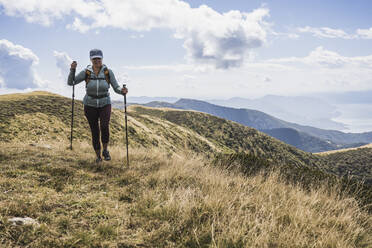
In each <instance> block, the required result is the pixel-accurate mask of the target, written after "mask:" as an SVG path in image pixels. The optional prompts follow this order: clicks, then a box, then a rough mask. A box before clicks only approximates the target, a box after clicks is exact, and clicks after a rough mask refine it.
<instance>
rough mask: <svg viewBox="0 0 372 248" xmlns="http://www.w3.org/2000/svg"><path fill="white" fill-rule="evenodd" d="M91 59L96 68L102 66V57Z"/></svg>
mask: <svg viewBox="0 0 372 248" xmlns="http://www.w3.org/2000/svg"><path fill="white" fill-rule="evenodd" d="M90 61H92V65H93V66H94V67H96V68H99V67H101V66H102V59H101V58H94V59H91V60H90Z"/></svg>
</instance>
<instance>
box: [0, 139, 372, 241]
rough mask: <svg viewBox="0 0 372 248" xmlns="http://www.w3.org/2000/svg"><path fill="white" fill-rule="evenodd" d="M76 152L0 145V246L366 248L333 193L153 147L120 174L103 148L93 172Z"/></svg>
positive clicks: (88, 156)
mask: <svg viewBox="0 0 372 248" xmlns="http://www.w3.org/2000/svg"><path fill="white" fill-rule="evenodd" d="M75 146H76V147H79V149H74V150H73V151H70V150H69V149H68V148H67V147H68V142H64V143H61V142H56V143H50V142H48V143H38V144H37V145H34V146H30V145H29V144H25V143H24V142H12V143H0V161H1V165H2V170H1V171H0V190H1V192H3V194H0V243H1V244H2V245H1V246H2V247H18V246H26V247H35V248H36V247H37V248H41V247H56V248H58V247H195V248H196V247H210V246H214V247H226V248H227V247H252V246H253V247H288V245H289V244H291V246H293V247H307V246H309V245H311V246H312V247H324V246H328V247H335V246H336V244H337V247H371V246H372V240H371V237H372V226H371V223H372V218H371V215H369V214H368V213H366V212H365V211H364V210H362V209H361V208H360V207H358V204H357V201H356V200H355V199H353V198H350V197H347V196H342V195H341V196H340V195H339V193H338V191H339V190H338V188H337V187H336V188H334V189H333V190H331V189H329V188H328V187H327V188H326V187H320V188H319V187H318V189H317V190H312V191H305V190H303V189H302V188H301V187H300V186H292V185H291V184H288V183H286V182H285V181H283V180H282V179H281V178H280V176H279V175H278V174H277V173H275V172H272V173H269V174H266V175H261V174H257V175H252V176H249V177H246V176H243V175H242V174H240V173H238V172H233V171H230V172H229V171H227V170H225V169H220V168H218V167H215V166H214V165H213V164H211V163H210V162H208V161H206V160H204V159H202V158H200V157H195V156H193V155H191V154H187V153H184V154H183V155H182V156H173V155H169V154H167V153H163V152H161V151H159V150H157V149H158V148H157V149H155V150H154V149H152V150H148V149H133V148H132V149H131V152H130V156H131V165H130V167H129V168H126V167H123V162H124V161H123V156H122V154H124V152H123V148H122V147H120V146H111V148H110V149H111V152H112V161H111V162H104V163H103V165H102V166H97V165H96V164H94V163H92V161H93V154H92V153H91V147H90V144H88V143H84V142H83V143H75ZM319 210H321V211H319ZM13 217H29V218H32V219H33V220H34V221H36V224H33V225H13V224H12V223H11V221H10V219H11V218H13ZM314 237H317V238H314ZM268 244H270V246H268Z"/></svg>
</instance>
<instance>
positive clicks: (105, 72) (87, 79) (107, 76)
mask: <svg viewBox="0 0 372 248" xmlns="http://www.w3.org/2000/svg"><path fill="white" fill-rule="evenodd" d="M103 73H104V74H105V79H106V82H107V83H108V85H109V87H110V84H111V80H110V72H109V70H108V69H107V67H105V68H104V69H103ZM91 74H92V72H91V71H90V70H88V69H86V70H85V83H86V84H85V88H86V87H88V83H89V81H90V75H91ZM100 79H102V78H100Z"/></svg>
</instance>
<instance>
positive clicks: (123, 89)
mask: <svg viewBox="0 0 372 248" xmlns="http://www.w3.org/2000/svg"><path fill="white" fill-rule="evenodd" d="M121 93H122V94H124V95H125V94H127V93H128V89H127V88H126V87H124V88H122V89H121Z"/></svg>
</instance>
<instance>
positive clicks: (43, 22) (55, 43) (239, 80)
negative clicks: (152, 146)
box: [0, 0, 372, 130]
mask: <svg viewBox="0 0 372 248" xmlns="http://www.w3.org/2000/svg"><path fill="white" fill-rule="evenodd" d="M371 9H372V1H369V0H355V1H348V0H338V1H331V0H323V1H320V0H312V1H296V0H275V1H274V0H269V1H258V0H229V1H226V0H213V1H212V0H208V1H201V0H193V1H191V0H190V1H181V0H151V1H148V0H147V1H146V0H125V1H119V0H97V1H92V0H65V1H61V0H48V1H47V0H17V1H12V0H0V94H6V93H15V92H28V91H33V90H48V91H51V92H55V93H58V94H61V95H64V96H71V87H70V86H67V83H66V78H67V74H68V72H69V66H70V63H71V61H72V60H76V61H77V63H78V70H83V69H84V68H85V67H86V66H87V65H88V64H90V61H89V50H90V49H93V48H99V49H101V50H102V51H103V54H104V59H103V62H104V64H106V65H107V66H108V67H109V68H111V69H112V70H113V72H114V73H115V76H116V77H117V79H118V80H119V83H120V84H123V83H126V84H127V85H128V88H129V94H130V95H131V96H151V97H154V96H168V97H187V98H196V99H228V98H231V97H243V98H259V97H263V96H265V95H281V96H301V95H312V96H313V95H316V94H327V93H343V92H352V91H358V92H368V91H371V90H372V16H371V15H370V10H371ZM84 94H85V86H84V85H83V84H80V85H79V86H77V88H76V95H77V97H78V98H82V97H83V95H84ZM111 95H112V98H113V99H114V100H121V96H120V95H117V94H115V93H114V92H113V91H112V94H111ZM351 112H352V111H351ZM341 119H342V118H341ZM367 126H368V125H367ZM371 130H372V116H371Z"/></svg>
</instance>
